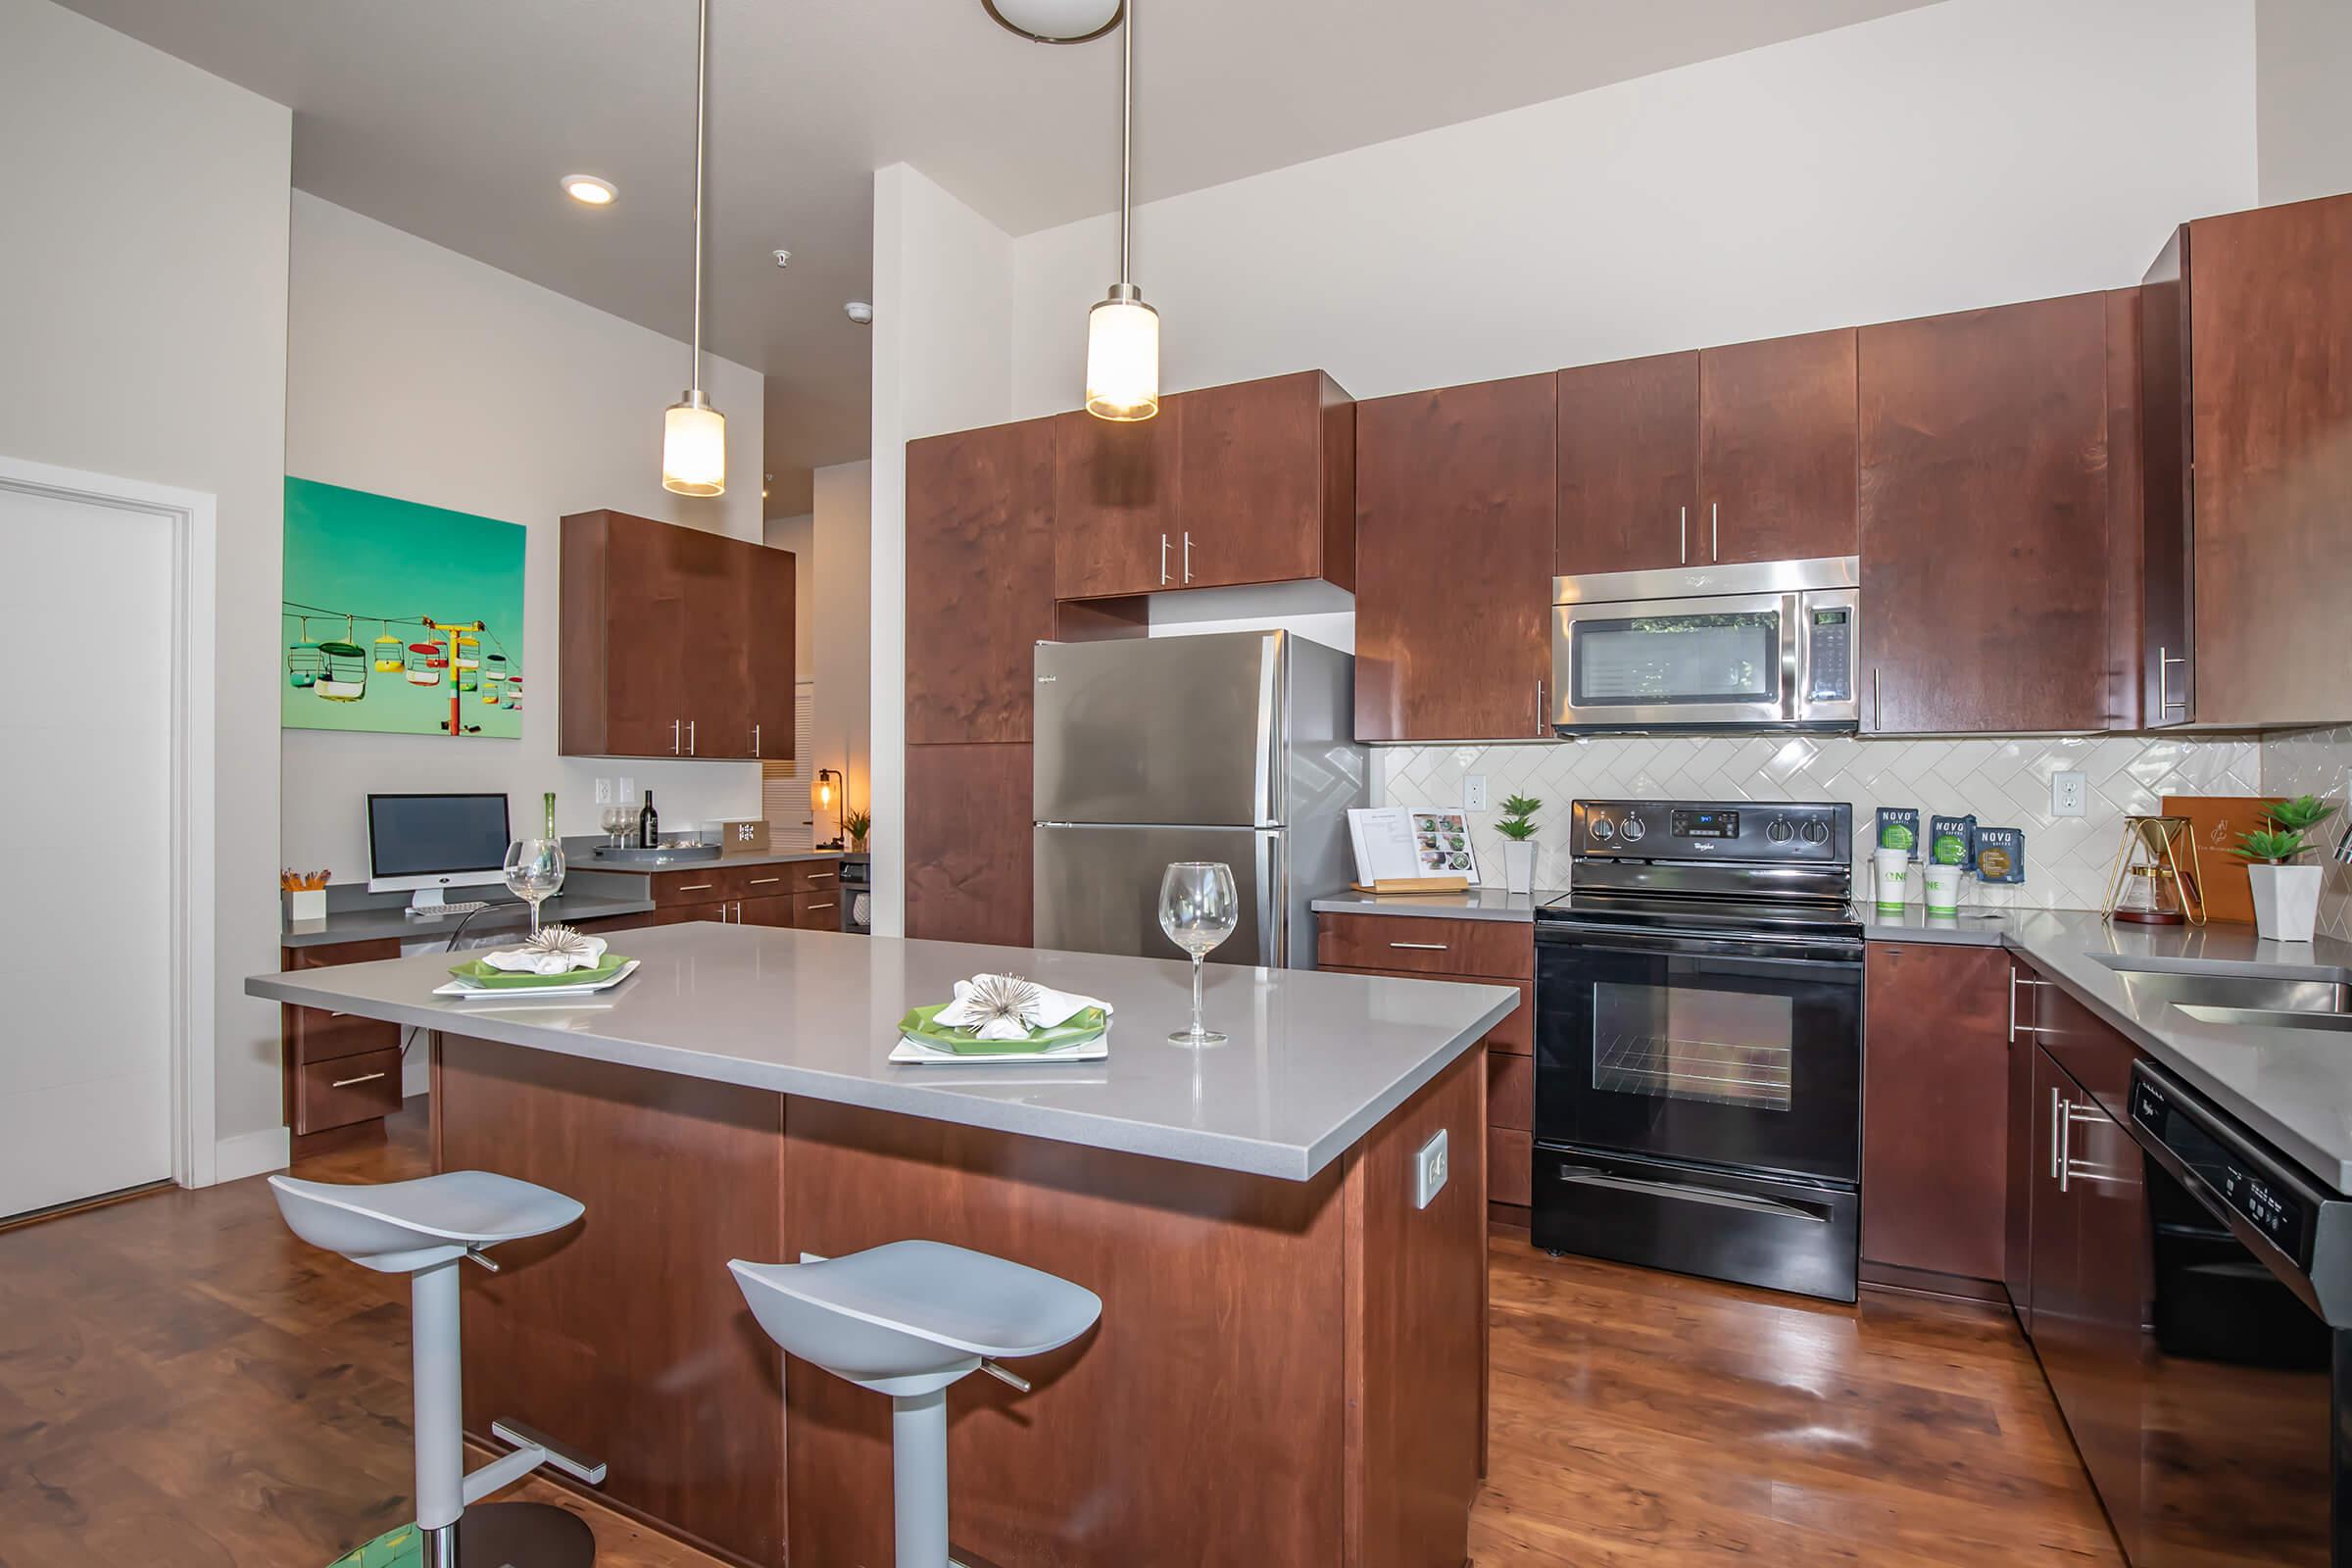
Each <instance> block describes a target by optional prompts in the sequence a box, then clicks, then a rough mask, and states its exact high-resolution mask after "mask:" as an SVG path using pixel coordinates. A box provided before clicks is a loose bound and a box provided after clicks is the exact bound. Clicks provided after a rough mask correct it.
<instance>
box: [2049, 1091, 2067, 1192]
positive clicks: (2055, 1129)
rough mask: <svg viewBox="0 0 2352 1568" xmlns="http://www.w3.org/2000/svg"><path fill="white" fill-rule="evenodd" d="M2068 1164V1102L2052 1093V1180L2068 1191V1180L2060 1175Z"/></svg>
mask: <svg viewBox="0 0 2352 1568" xmlns="http://www.w3.org/2000/svg"><path fill="white" fill-rule="evenodd" d="M2065 1164H2066V1102H2065V1101H2064V1100H2063V1099H2061V1098H2060V1096H2059V1094H2058V1091H2057V1090H2055V1089H2053V1090H2051V1091H2050V1180H2052V1181H2054V1182H2056V1183H2057V1184H2058V1190H2059V1191H2060V1192H2062V1193H2063V1192H2065V1191H2066V1178H2065V1177H2064V1176H2063V1175H2061V1174H2060V1171H2061V1169H2062V1167H2064V1165H2065Z"/></svg>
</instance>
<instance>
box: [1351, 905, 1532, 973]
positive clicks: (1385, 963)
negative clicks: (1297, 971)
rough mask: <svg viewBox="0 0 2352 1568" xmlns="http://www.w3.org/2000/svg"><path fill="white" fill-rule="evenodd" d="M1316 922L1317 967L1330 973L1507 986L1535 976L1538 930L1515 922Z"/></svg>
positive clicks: (1420, 918)
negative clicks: (1483, 979) (1401, 973)
mask: <svg viewBox="0 0 2352 1568" xmlns="http://www.w3.org/2000/svg"><path fill="white" fill-rule="evenodd" d="M1315 922H1316V929H1315V954H1316V961H1317V963H1318V965H1319V966H1320V967H1323V968H1326V969H1333V968H1341V969H1355V968H1363V969H1403V970H1409V971H1413V972H1417V973H1425V974H1450V975H1480V976H1487V977H1493V978H1496V979H1504V980H1533V979H1534V978H1535V975H1536V928H1535V927H1534V926H1533V925H1521V924H1520V923H1518V922H1517V921H1514V920H1446V919H1440V918H1437V917H1434V916H1426V915H1411V914H1318V915H1317V916H1315Z"/></svg>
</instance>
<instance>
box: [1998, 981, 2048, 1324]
mask: <svg viewBox="0 0 2352 1568" xmlns="http://www.w3.org/2000/svg"><path fill="white" fill-rule="evenodd" d="M2046 984H2047V982H2046V981H2044V980H2042V979H2041V977H2040V976H2038V975H2036V974H2035V973H2034V970H2033V969H2032V968H2031V967H2030V966H2029V965H2027V964H2025V963H2023V962H2020V961H2019V960H2017V959H2014V958H2013V959H2011V960H2010V962H2009V1000H2008V1020H2007V1029H2008V1039H2009V1049H2008V1056H2009V1065H2008V1079H2009V1082H2008V1092H2009V1106H2008V1130H2007V1136H2008V1151H2009V1177H2008V1191H2007V1192H2006V1193H2005V1194H2004V1195H2003V1198H2002V1204H2003V1208H2004V1210H2005V1214H2004V1219H2003V1224H2002V1232H2003V1236H2002V1254H2003V1268H2002V1274H2001V1283H2002V1285H2003V1286H2005V1287H2006V1288H2007V1290H2008V1292H2009V1304H2010V1306H2012V1307H2013V1308H2015V1309H2016V1312H2017V1321H2018V1324H2019V1326H2020V1327H2022V1328H2023V1329H2024V1330H2025V1331H2026V1333H2027V1335H2028V1336H2031V1335H2032V1334H2033V1332H2034V1192H2035V1189H2036V1188H2037V1186H2038V1185H2039V1183H2038V1180H2037V1178H2036V1177H2035V1175H2034V1172H2035V1171H2036V1170H2037V1169H2046V1168H2047V1162H2048V1159H2049V1151H2048V1150H2047V1149H2046V1148H2043V1147H2041V1146H2040V1145H2039V1144H2037V1143H2036V1142H2035V1134H2036V1125H2035V1121H2034V1058H2035V1057H2036V1056H2038V1055H2039V1054H2040V1053H2039V1052H2038V1051H2036V1050H2035V1049H2034V1038H2035V1037H2034V1005H2035V1001H2036V999H2037V998H2039V997H2040V995H2041V992H2042V988H2043V987H2044V986H2045V985H2046ZM2039 1130H2040V1131H2042V1132H2045V1133H2046V1132H2047V1128H2046V1127H2044V1128H2041V1129H2039ZM2037 1158H2038V1159H2040V1160H2041V1161H2042V1162H2043V1163H2042V1164H2041V1165H2040V1166H2036V1165H2035V1163H2034V1161H2035V1160H2036V1159H2037Z"/></svg>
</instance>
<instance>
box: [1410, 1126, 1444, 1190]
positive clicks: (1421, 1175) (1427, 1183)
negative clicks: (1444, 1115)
mask: <svg viewBox="0 0 2352 1568" xmlns="http://www.w3.org/2000/svg"><path fill="white" fill-rule="evenodd" d="M1445 1190H1446V1129H1444V1128H1443V1127H1441V1128H1439V1129H1438V1135H1437V1136H1436V1137H1435V1138H1432V1139H1431V1140H1430V1141H1429V1142H1428V1143H1426V1144H1423V1145H1422V1146H1421V1152H1419V1153H1418V1154H1416V1155H1414V1156H1413V1206H1414V1207H1415V1208H1427V1207H1428V1206H1429V1201H1430V1200H1431V1199H1433V1198H1435V1197H1437V1196H1438V1194H1440V1193H1442V1192H1444V1191H1445Z"/></svg>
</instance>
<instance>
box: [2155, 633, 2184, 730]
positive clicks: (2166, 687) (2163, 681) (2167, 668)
mask: <svg viewBox="0 0 2352 1568" xmlns="http://www.w3.org/2000/svg"><path fill="white" fill-rule="evenodd" d="M2187 662H2188V659H2187V657H2186V656H2185V655H2183V656H2180V657H2175V655H2174V653H2173V651H2172V650H2171V649H2169V648H2167V647H2165V646H2163V645H2162V644H2161V643H2160V644H2158V645H2157V648H2156V718H2157V721H2158V722H2159V723H2161V722H2163V719H2164V715H2165V714H2167V713H2170V712H2174V711H2178V712H2179V713H2180V716H2181V717H2183V718H2186V717H2187V716H2188V703H2187V701H2186V700H2185V699H2183V700H2182V701H2180V702H2178V703H2176V702H2174V701H2173V666H2174V665H2175V664H2185V663H2187Z"/></svg>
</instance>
